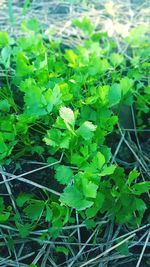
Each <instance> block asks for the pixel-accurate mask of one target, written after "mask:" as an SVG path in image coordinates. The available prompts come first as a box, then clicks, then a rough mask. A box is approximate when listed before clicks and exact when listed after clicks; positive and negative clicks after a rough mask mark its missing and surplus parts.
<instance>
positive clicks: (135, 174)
mask: <svg viewBox="0 0 150 267" xmlns="http://www.w3.org/2000/svg"><path fill="white" fill-rule="evenodd" d="M139 175H140V173H139V172H138V171H137V170H132V171H131V172H130V173H129V175H128V185H129V186H130V185H131V183H132V182H133V181H134V180H135V179H136V178H138V177H139Z"/></svg>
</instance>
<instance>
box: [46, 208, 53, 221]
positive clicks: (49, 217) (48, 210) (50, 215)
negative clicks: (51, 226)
mask: <svg viewBox="0 0 150 267" xmlns="http://www.w3.org/2000/svg"><path fill="white" fill-rule="evenodd" d="M52 216H53V212H52V210H51V208H50V207H49V206H48V205H46V218H45V220H46V222H51V220H52Z"/></svg>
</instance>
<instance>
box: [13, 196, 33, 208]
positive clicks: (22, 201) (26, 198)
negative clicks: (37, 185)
mask: <svg viewBox="0 0 150 267" xmlns="http://www.w3.org/2000/svg"><path fill="white" fill-rule="evenodd" d="M32 197H33V196H32V195H31V194H27V193H21V194H20V195H19V196H18V197H17V199H16V203H17V206H18V207H23V205H24V204H25V203H26V202H27V201H29V200H30V199H31V198H32Z"/></svg>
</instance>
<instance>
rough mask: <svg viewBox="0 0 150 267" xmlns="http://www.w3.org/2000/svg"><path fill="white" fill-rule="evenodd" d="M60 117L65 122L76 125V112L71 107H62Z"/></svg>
mask: <svg viewBox="0 0 150 267" xmlns="http://www.w3.org/2000/svg"><path fill="white" fill-rule="evenodd" d="M59 114H60V117H61V118H62V119H63V120H64V122H66V123H68V124H70V125H72V126H73V125H74V122H75V118H74V113H73V111H72V110H71V109H70V108H66V107H61V108H60V111H59Z"/></svg>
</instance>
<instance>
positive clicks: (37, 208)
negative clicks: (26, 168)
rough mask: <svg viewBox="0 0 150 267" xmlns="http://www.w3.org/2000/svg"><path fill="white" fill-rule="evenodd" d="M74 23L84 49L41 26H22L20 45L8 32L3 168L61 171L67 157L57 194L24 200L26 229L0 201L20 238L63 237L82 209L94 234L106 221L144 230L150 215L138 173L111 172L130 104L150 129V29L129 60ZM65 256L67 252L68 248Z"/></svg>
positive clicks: (0, 123)
mask: <svg viewBox="0 0 150 267" xmlns="http://www.w3.org/2000/svg"><path fill="white" fill-rule="evenodd" d="M28 3H29V1H26V5H28ZM25 9H26V7H25ZM73 23H74V25H75V26H76V27H78V28H79V29H80V30H82V31H83V36H84V42H83V44H81V45H78V46H77V47H76V48H75V49H71V48H70V49H66V50H65V51H64V52H62V51H61V43H60V42H55V41H52V40H50V41H49V40H48V39H47V38H46V35H44V36H43V35H42V34H41V33H40V26H39V23H38V22H37V21H36V20H35V19H32V20H30V21H25V22H24V23H23V25H22V29H23V31H25V36H21V37H18V38H17V39H16V40H15V41H14V40H13V39H12V38H10V37H9V36H8V34H7V33H6V32H1V33H0V66H1V67H2V68H3V69H4V70H5V71H6V75H5V76H4V78H3V79H2V81H1V85H0V86H1V88H0V148H1V149H0V162H1V164H2V165H8V164H9V163H13V162H15V161H16V160H21V159H24V158H26V159H28V158H30V157H31V155H32V156H34V157H36V158H38V159H41V158H42V160H43V159H44V161H45V162H48V163H54V162H55V163H56V162H57V161H59V158H60V156H62V160H61V162H58V164H56V165H53V166H52V167H51V171H52V174H53V175H52V177H51V180H53V181H54V182H55V190H56V189H57V191H58V192H57V194H56V195H55V196H54V195H53V192H55V191H54V190H53V191H52V192H51V193H49V192H47V190H46V188H45V189H43V190H41V191H42V197H41V196H39V194H38V193H34V194H28V193H25V192H23V193H21V194H20V195H19V196H18V197H17V199H16V204H17V207H18V209H19V210H20V212H21V214H22V217H23V221H22V222H20V221H19V220H18V218H17V217H13V216H14V215H13V214H11V212H10V210H9V209H10V208H6V207H5V205H4V202H3V199H2V198H1V200H0V223H1V222H7V223H9V218H11V222H12V221H14V223H15V224H16V227H17V229H18V231H19V233H20V235H21V236H22V238H25V237H26V236H27V235H29V234H30V231H31V230H32V229H35V228H36V227H42V225H43V222H44V225H46V227H47V232H48V234H49V235H50V236H51V237H57V236H58V235H59V233H60V231H61V229H62V227H63V226H64V225H65V224H66V223H68V222H69V220H71V218H72V217H73V215H72V210H74V209H75V210H76V211H77V212H78V214H79V215H80V216H81V218H84V219H85V220H87V225H88V222H89V226H90V225H95V221H96V220H97V219H98V218H99V217H102V216H103V214H108V218H110V219H114V218H115V220H116V222H117V223H119V224H127V225H128V226H129V227H136V226H138V225H140V224H141V221H142V218H143V215H144V212H145V210H146V209H147V206H146V202H145V201H144V200H143V199H142V195H143V194H144V193H146V192H148V191H149V189H150V182H149V181H145V182H143V181H141V180H140V173H139V172H138V171H137V170H133V171H131V172H130V173H129V175H128V173H125V171H124V169H123V168H121V167H119V166H117V165H116V164H111V163H110V162H111V161H110V159H111V156H112V155H111V150H110V148H109V147H108V145H107V141H108V139H109V137H110V136H111V134H112V133H113V134H117V123H118V122H119V121H120V117H119V116H120V109H121V107H122V106H123V105H125V106H131V105H135V107H136V112H137V122H138V123H139V125H141V124H142V125H144V124H145V122H143V121H144V116H143V113H145V114H146V113H148V105H149V88H150V87H149V81H148V77H146V81H145V80H143V75H144V73H145V71H146V73H149V63H148V62H147V61H146V60H147V53H148V51H149V46H148V44H149V40H148V39H147V37H146V36H145V35H146V32H147V29H145V30H142V37H143V40H144V43H143V41H142V42H141V41H140V40H139V37H140V36H139V35H140V34H141V28H140V29H138V30H133V31H132V32H131V33H130V35H129V37H128V38H127V39H126V40H125V42H127V43H128V45H129V50H130V54H131V55H130V57H131V59H128V58H127V59H126V57H125V56H124V55H123V54H120V53H119V52H117V47H116V44H115V42H114V41H113V40H111V39H110V38H108V36H107V34H106V33H97V32H96V31H95V29H94V26H93V25H92V24H91V22H90V21H89V20H88V19H87V18H84V19H83V20H82V21H79V20H75V21H74V22H73ZM137 39H138V40H139V41H138V42H137ZM145 50H146V51H145ZM143 60H144V63H142V64H140V63H141V61H143ZM143 107H144V108H143ZM144 127H145V125H144ZM137 179H138V180H137ZM50 183H51V182H49V185H48V188H49V186H50ZM129 207H130V208H129ZM90 220H91V221H90ZM92 220H93V221H92ZM94 220H95V221H94ZM125 250H127V249H126V248H125ZM57 251H58V252H62V253H64V254H67V250H66V248H65V247H58V248H57ZM122 251H124V248H123V250H122Z"/></svg>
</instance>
